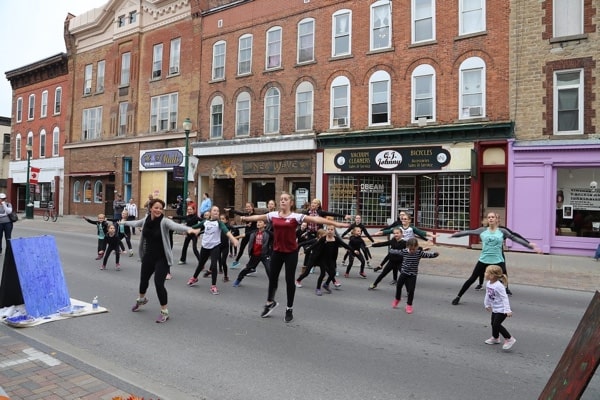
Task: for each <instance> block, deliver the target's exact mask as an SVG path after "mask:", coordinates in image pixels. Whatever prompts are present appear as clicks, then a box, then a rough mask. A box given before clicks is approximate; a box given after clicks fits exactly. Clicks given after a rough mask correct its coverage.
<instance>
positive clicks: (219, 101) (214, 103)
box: [210, 96, 225, 139]
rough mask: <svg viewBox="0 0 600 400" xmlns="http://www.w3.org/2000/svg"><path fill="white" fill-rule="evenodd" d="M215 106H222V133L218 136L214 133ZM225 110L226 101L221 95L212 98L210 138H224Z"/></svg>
mask: <svg viewBox="0 0 600 400" xmlns="http://www.w3.org/2000/svg"><path fill="white" fill-rule="evenodd" d="M215 106H221V113H220V114H221V125H220V134H219V135H218V136H215V135H213V131H214V128H215V125H214V123H213V122H214V120H213V115H214V113H213V107H215ZM224 112H225V103H224V102H223V98H222V97H221V96H216V97H215V98H214V99H212V101H211V102H210V138H211V139H222V138H223V122H224V118H223V114H224Z"/></svg>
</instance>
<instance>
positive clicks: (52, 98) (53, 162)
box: [3, 53, 71, 214]
mask: <svg viewBox="0 0 600 400" xmlns="http://www.w3.org/2000/svg"><path fill="white" fill-rule="evenodd" d="M6 78H7V79H8V80H9V81H10V84H11V86H12V89H13V105H12V113H13V115H12V117H11V120H12V127H11V139H10V142H9V144H8V146H9V148H10V150H9V151H10V155H11V157H10V158H11V161H10V164H9V169H8V180H7V191H8V193H7V196H8V198H9V201H10V202H11V203H12V204H13V207H14V206H16V209H17V211H19V212H24V211H25V199H26V187H27V176H28V170H27V164H28V152H29V159H30V166H31V167H34V168H39V169H40V174H39V175H38V179H37V181H38V183H37V184H31V185H29V188H30V197H29V198H30V200H31V201H32V202H33V205H34V213H38V212H39V213H41V212H42V211H41V209H45V208H46V207H47V206H48V203H49V202H50V201H52V202H54V205H55V207H56V208H57V210H58V212H59V213H60V214H62V213H63V212H64V211H65V198H64V197H63V190H62V188H63V185H64V164H65V162H64V154H63V144H64V143H65V140H66V132H67V131H68V115H69V107H68V103H65V102H67V101H68V99H69V98H70V93H71V81H70V80H69V71H68V62H67V55H66V54H65V53H59V54H56V55H54V56H51V57H48V58H46V59H44V60H40V61H38V62H35V63H32V64H29V65H25V66H23V67H21V68H17V69H14V70H11V71H7V72H6ZM5 143H6V141H5ZM28 147H30V149H29V150H28ZM3 154H4V149H3Z"/></svg>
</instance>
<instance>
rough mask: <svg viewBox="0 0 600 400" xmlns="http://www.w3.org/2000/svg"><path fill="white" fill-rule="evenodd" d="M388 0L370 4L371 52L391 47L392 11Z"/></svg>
mask: <svg viewBox="0 0 600 400" xmlns="http://www.w3.org/2000/svg"><path fill="white" fill-rule="evenodd" d="M391 7H392V6H391V2H390V1H389V0H380V1H376V2H375V3H373V4H371V50H372V51H373V50H381V49H389V48H391V47H392V9H391Z"/></svg>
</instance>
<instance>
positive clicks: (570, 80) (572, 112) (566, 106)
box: [553, 69, 584, 135]
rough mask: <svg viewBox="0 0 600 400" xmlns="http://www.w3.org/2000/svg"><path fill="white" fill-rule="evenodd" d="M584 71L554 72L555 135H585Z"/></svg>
mask: <svg viewBox="0 0 600 400" xmlns="http://www.w3.org/2000/svg"><path fill="white" fill-rule="evenodd" d="M583 88H584V86H583V70H582V69H574V70H568V71H555V72H554V101H553V103H554V110H553V112H554V118H553V119H554V134H555V135H565V134H568V135H571V134H581V133H583V126H584V124H583V109H584V104H583V102H584V100H583V99H584V97H583V92H584V90H583Z"/></svg>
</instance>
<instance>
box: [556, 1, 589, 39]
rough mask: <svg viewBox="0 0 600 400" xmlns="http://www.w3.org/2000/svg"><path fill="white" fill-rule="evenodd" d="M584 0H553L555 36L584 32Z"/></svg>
mask: <svg viewBox="0 0 600 400" xmlns="http://www.w3.org/2000/svg"><path fill="white" fill-rule="evenodd" d="M583 2H584V0H554V1H553V10H552V16H553V19H554V21H553V24H552V25H553V36H554V37H563V36H572V35H581V34H583V32H584V31H583V9H584V6H583Z"/></svg>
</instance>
